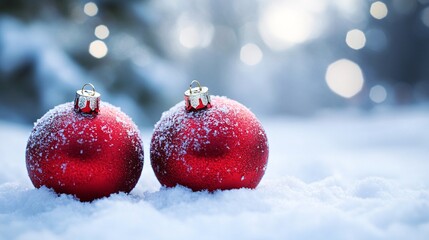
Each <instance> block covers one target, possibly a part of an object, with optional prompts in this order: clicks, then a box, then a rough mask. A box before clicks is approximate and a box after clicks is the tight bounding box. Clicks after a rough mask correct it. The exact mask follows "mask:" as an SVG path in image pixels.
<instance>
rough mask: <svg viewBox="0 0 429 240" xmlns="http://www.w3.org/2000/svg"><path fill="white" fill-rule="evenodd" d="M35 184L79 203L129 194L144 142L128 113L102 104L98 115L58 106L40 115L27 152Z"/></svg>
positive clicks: (138, 170)
mask: <svg viewBox="0 0 429 240" xmlns="http://www.w3.org/2000/svg"><path fill="white" fill-rule="evenodd" d="M26 162H27V170H28V174H29V176H30V179H31V181H32V182H33V184H34V186H35V187H37V188H39V187H41V186H46V187H48V188H52V189H53V190H54V191H55V192H57V193H67V194H72V195H75V196H76V197H77V198H79V199H80V200H82V201H91V200H93V199H96V198H100V197H105V196H109V195H110V194H112V193H116V192H130V191H131V190H132V189H133V188H134V186H135V185H136V184H137V181H138V179H139V177H140V175H141V172H142V169H143V145H142V140H141V137H140V133H139V131H138V128H137V126H136V125H135V124H134V123H133V121H132V120H131V118H130V117H128V116H127V115H126V114H125V113H123V112H122V111H121V110H120V109H119V108H116V107H114V106H112V105H110V104H108V103H105V102H101V105H100V112H99V113H98V114H96V115H89V114H83V113H77V112H75V111H74V109H73V103H72V102H70V103H65V104H62V105H59V106H57V107H55V108H53V109H52V110H50V111H49V112H47V113H46V114H45V115H44V116H43V117H42V118H41V119H39V120H38V121H37V122H36V123H35V125H34V129H33V131H32V132H31V135H30V138H29V140H28V143H27V150H26Z"/></svg>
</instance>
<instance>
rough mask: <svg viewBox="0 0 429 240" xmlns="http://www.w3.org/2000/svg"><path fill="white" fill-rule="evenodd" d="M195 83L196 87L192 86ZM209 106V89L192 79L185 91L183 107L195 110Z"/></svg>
mask: <svg viewBox="0 0 429 240" xmlns="http://www.w3.org/2000/svg"><path fill="white" fill-rule="evenodd" d="M194 83H196V84H197V85H198V86H197V87H192V85H193V84H194ZM208 107H211V100H210V95H209V89H208V88H207V87H204V86H201V84H200V82H198V81H197V80H193V81H192V82H191V84H190V85H189V89H188V90H186V91H185V108H186V110H188V111H197V110H201V109H204V108H208Z"/></svg>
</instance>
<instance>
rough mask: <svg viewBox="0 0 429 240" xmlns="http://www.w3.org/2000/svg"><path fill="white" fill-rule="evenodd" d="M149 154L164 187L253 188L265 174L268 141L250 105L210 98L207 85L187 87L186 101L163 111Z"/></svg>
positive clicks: (195, 188)
mask: <svg viewBox="0 0 429 240" xmlns="http://www.w3.org/2000/svg"><path fill="white" fill-rule="evenodd" d="M191 85H192V84H191ZM198 85H199V83H198ZM202 98H205V99H202ZM192 101H193V104H192ZM150 158H151V163H152V168H153V170H154V172H155V175H156V177H157V178H158V180H159V182H160V183H161V184H162V185H163V186H166V187H174V186H176V185H183V186H186V187H189V188H191V189H192V190H194V191H199V190H209V191H214V190H218V189H222V190H224V189H234V188H243V187H244V188H255V187H256V186H257V185H258V184H259V182H260V180H261V179H262V177H263V175H264V173H265V169H266V165H267V161H268V142H267V136H266V134H265V131H264V129H263V127H262V125H261V123H260V122H259V121H258V119H257V118H256V117H255V115H254V114H253V113H252V112H250V110H249V109H247V108H246V107H244V106H243V105H241V104H240V103H238V102H236V101H234V100H231V99H228V98H226V97H218V96H211V97H210V96H209V95H208V89H206V88H204V87H200V86H199V87H196V88H190V89H189V90H187V91H186V92H185V101H182V102H179V103H178V104H177V105H175V106H174V107H172V108H171V109H170V110H168V111H166V112H164V113H163V114H162V117H161V119H160V120H159V122H158V123H157V124H156V125H155V130H154V133H153V136H152V140H151V145H150Z"/></svg>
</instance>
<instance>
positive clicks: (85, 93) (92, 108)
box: [74, 83, 101, 114]
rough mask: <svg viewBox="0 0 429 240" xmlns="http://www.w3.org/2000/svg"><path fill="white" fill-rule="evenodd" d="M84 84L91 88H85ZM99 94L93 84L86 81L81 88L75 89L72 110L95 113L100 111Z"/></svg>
mask: <svg viewBox="0 0 429 240" xmlns="http://www.w3.org/2000/svg"><path fill="white" fill-rule="evenodd" d="M86 86H90V87H91V90H86V89H85V87H86ZM100 96H101V95H100V93H98V92H96V91H95V87H94V85H92V84H91V83H86V84H85V85H83V86H82V89H81V90H77V91H76V97H75V100H74V110H75V111H76V112H81V113H88V114H97V113H98V112H99V111H100Z"/></svg>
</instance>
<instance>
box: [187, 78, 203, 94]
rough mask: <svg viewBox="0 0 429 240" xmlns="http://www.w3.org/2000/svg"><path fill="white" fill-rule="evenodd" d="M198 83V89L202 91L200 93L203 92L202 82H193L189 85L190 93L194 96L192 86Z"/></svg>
mask: <svg viewBox="0 0 429 240" xmlns="http://www.w3.org/2000/svg"><path fill="white" fill-rule="evenodd" d="M194 83H197V84H198V88H199V89H200V92H201V91H202V90H203V89H202V88H201V85H200V82H198V80H192V82H191V84H189V93H190V94H192V93H194V92H192V84H194Z"/></svg>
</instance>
